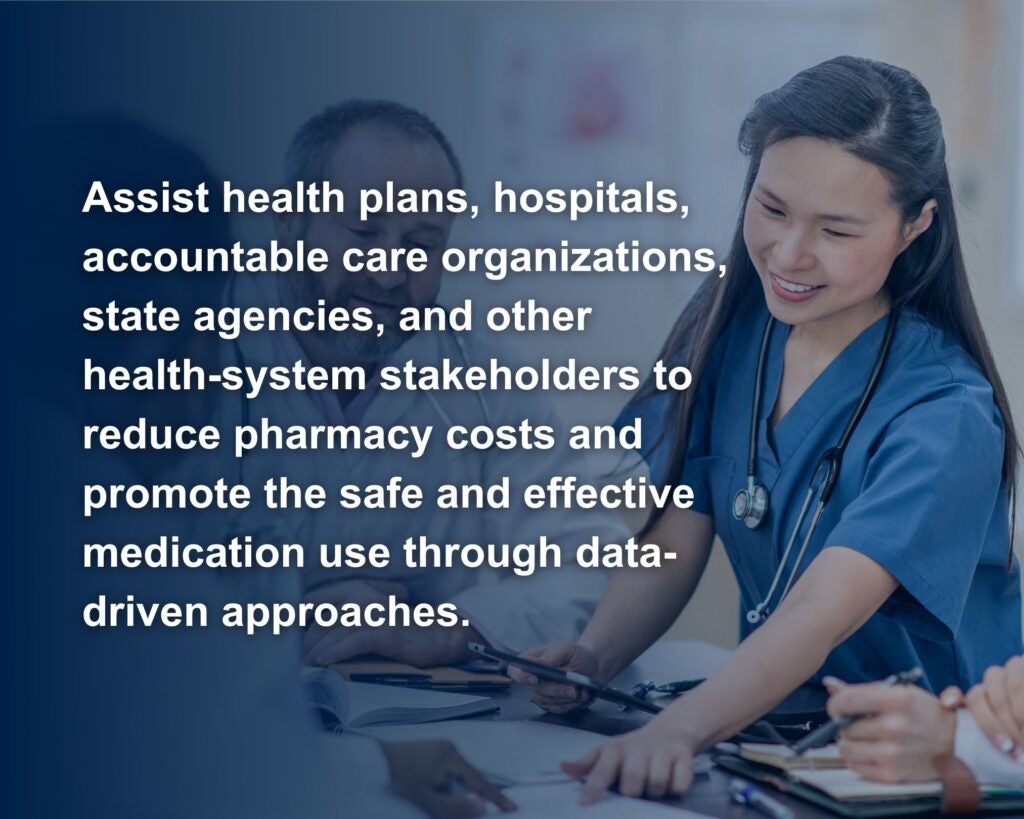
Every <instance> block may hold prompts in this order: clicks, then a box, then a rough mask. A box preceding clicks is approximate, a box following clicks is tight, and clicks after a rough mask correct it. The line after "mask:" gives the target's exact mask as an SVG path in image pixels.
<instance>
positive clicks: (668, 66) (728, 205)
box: [0, 0, 1024, 646]
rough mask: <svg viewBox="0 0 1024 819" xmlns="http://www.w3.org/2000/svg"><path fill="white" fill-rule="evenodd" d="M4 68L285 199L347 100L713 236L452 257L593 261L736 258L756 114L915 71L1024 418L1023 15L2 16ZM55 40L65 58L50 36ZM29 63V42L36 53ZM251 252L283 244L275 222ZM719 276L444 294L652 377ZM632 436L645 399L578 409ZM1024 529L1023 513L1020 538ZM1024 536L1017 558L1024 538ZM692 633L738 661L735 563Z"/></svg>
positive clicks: (683, 626)
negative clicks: (855, 77)
mask: <svg viewBox="0 0 1024 819" xmlns="http://www.w3.org/2000/svg"><path fill="white" fill-rule="evenodd" d="M4 15H5V19H6V25H5V26H3V28H4V29H5V30H6V35H5V37H6V38H7V39H8V46H9V47H7V48H5V49H3V54H2V55H0V60H2V61H3V63H4V68H3V70H4V76H6V77H8V78H16V80H15V81H14V82H12V83H10V84H9V88H8V89H7V93H8V94H9V95H10V99H9V100H8V103H7V105H6V106H5V107H6V110H7V111H8V112H11V113H12V117H11V119H12V120H14V122H13V124H16V125H17V124H21V123H20V120H22V119H25V120H27V121H31V120H36V119H40V118H44V117H49V116H50V115H54V114H68V113H71V114H80V113H84V114H95V113H118V114H122V115H125V116H128V117H130V118H132V119H134V120H137V121H139V122H141V123H144V124H146V125H148V126H150V127H152V128H153V129H155V130H157V131H158V132H160V133H162V134H164V135H166V136H167V137H169V138H171V139H174V140H176V141H180V142H181V143H184V144H185V145H188V146H190V147H191V148H193V149H195V150H196V151H197V152H198V153H199V154H200V155H202V156H203V157H204V158H205V160H206V162H207V163H208V164H209V165H210V166H211V168H212V169H213V170H214V172H215V173H216V174H217V175H219V176H221V177H225V178H228V179H231V180H232V181H233V182H235V183H236V184H238V185H243V186H244V185H250V186H256V185H260V186H274V185H277V184H278V183H280V181H281V178H282V174H281V159H282V157H283V154H284V150H285V147H286V146H287V143H288V141H289V139H290V138H291V135H292V133H293V132H294V130H295V129H296V128H297V127H298V126H299V125H300V124H301V123H302V122H303V121H305V120H306V119H307V118H308V117H309V116H311V115H312V114H314V113H316V112H318V111H319V110H321V109H322V108H324V107H325V106H327V105H330V104H333V103H336V102H338V101H340V100H342V99H345V98H348V97H381V98H389V99H393V100H397V101H399V102H403V103H406V104H408V105H411V106H413V107H416V108H419V109H421V110H422V111H424V112H425V113H426V114H428V115H429V116H430V117H432V118H433V119H435V121H436V122H437V123H438V124H439V125H440V127H441V128H442V129H443V130H444V131H445V132H446V133H447V134H448V136H449V138H450V139H451V141H452V143H453V145H454V147H455V149H456V151H457V152H458V153H459V155H460V156H461V159H462V162H463V165H464V168H465V171H466V176H467V180H468V183H467V184H468V188H469V190H470V194H471V197H472V198H474V199H475V200H476V201H479V202H486V201H488V200H489V195H490V191H491V188H492V185H493V180H494V179H501V180H503V181H504V182H506V183H507V184H508V185H512V186H516V187H527V186H530V187H564V186H570V185H580V186H587V185H591V184H592V183H593V182H594V181H595V180H598V179H602V180H605V181H611V180H615V181H617V182H619V183H620V184H635V183H638V182H641V181H642V180H644V179H652V180H654V181H656V182H657V183H658V184H659V185H664V186H668V187H672V188H675V189H676V190H677V191H679V192H680V194H681V199H682V200H683V201H685V202H687V203H688V204H689V205H690V213H689V217H688V218H687V219H686V220H685V221H681V220H679V219H678V218H675V217H666V218H660V217H658V218H656V217H643V218H636V217H629V218H609V217H600V216H596V217H590V218H585V219H583V220H581V221H579V222H577V223H570V222H568V221H567V220H565V219H562V218H560V217H541V216H530V217H525V218H507V217H505V218H502V219H501V220H500V221H499V220H498V219H494V218H485V217H483V216H481V218H480V219H478V220H476V221H473V222H470V221H463V222H461V223H458V224H457V226H456V230H455V234H454V237H453V242H454V244H457V245H465V246H477V245H497V246H533V245H547V244H557V242H558V241H559V240H561V239H568V240H570V243H571V244H574V245H580V246H587V245H591V246H597V245H601V246H604V245H611V244H614V243H616V242H618V241H620V240H624V239H632V238H636V239H639V240H640V241H641V242H642V243H644V244H656V245H661V246H688V247H693V248H696V247H704V246H707V247H712V248H715V249H716V250H717V251H719V252H723V251H724V249H725V245H726V244H727V242H728V240H729V237H730V235H731V232H732V229H733V227H734V224H735V221H736V218H737V216H738V214H739V211H740V202H739V195H740V189H741V181H742V174H743V170H744V167H745V162H744V160H743V158H742V157H741V156H740V155H739V152H738V151H737V149H736V144H735V140H736V133H737V130H738V128H739V124H740V122H741V120H742V119H743V116H744V114H745V113H746V111H747V109H748V108H749V106H750V104H751V103H752V101H753V100H754V99H755V98H756V97H757V96H758V95H760V94H762V93H764V92H766V91H769V90H771V89H773V88H775V87H777V86H778V85H780V84H782V83H783V82H784V81H785V80H787V79H788V78H789V77H790V76H792V75H793V74H794V73H796V72H797V71H799V70H801V69H803V68H806V67H808V66H810V65H813V64H815V63H818V62H820V61H822V60H824V59H827V58H830V57H833V56H835V55H838V54H844V53H848V54H857V55H863V56H867V57H873V58H877V59H881V60H885V61H888V62H892V63H896V64H898V65H901V66H904V67H906V68H908V69H910V70H911V71H913V72H914V73H916V74H917V75H918V76H919V77H920V78H921V79H922V81H923V82H924V84H925V85H926V86H927V88H928V89H929V90H930V92H931V94H932V96H933V99H934V101H935V103H936V105H937V107H938V109H939V111H940V113H941V115H942V118H943V121H944V124H945V132H946V140H947V146H948V157H949V165H950V170H951V173H952V176H953V178H954V180H955V185H956V191H957V193H958V197H959V213H960V228H961V232H962V233H961V235H962V238H963V240H964V246H965V251H966V253H967V262H968V267H969V271H970V274H971V277H972V281H973V286H974V293H975V296H976V298H977V300H978V301H979V303H980V309H981V313H982V319H983V321H984V324H985V328H986V330H987V332H988V335H989V339H990V341H991V343H992V346H993V348H994V350H995V354H996V358H997V361H998V364H999V367H1000V371H1001V373H1002V375H1003V378H1004V380H1005V382H1006V385H1007V388H1008V390H1009V392H1010V395H1011V399H1012V401H1013V404H1014V407H1015V408H1016V417H1017V419H1018V423H1020V422H1021V421H1022V420H1024V366H1022V365H1021V362H1020V351H1021V350H1024V230H1022V229H1021V227H1022V225H1024V48H1022V45H1024V43H1022V40H1024V4H1022V3H1019V2H1017V1H1016V0H901V1H900V2H893V1H892V0H825V1H823V2H771V1H770V0H764V1H762V2H724V1H723V2H677V3H657V4H648V3H632V2H631V3H622V4H619V3H571V4H555V3H552V4H535V3H529V4H502V3H486V4H483V3H455V4H439V3H438V4H435V3H415V4H406V3H382V4H374V5H364V4H339V5H334V4H320V3H313V4H301V3H288V4H276V3H259V4H223V5H221V4H211V5H201V4H185V5H179V6H167V5H150V4H143V5H136V6H127V5H120V4H116V5H113V6H94V5H89V4H83V5H80V6H75V7H70V6H64V5H60V6H56V7H54V6H49V7H24V8H19V9H13V8H11V7H7V8H5V9H4ZM40 31H44V32H45V33H46V36H45V38H32V37H29V36H27V35H28V34H29V33H30V32H40ZM29 44H30V45H29ZM233 230H234V232H235V234H236V235H237V236H238V237H239V238H241V239H243V240H245V241H248V242H252V243H256V242H259V241H263V240H265V239H269V238H270V237H271V235H272V232H271V231H272V226H271V224H270V220H269V217H242V218H238V219H236V221H235V223H234V224H233ZM697 284H698V280H697V278H696V276H678V275H675V276H674V275H669V274H658V275H645V276H631V277H629V278H628V279H626V278H624V277H622V276H619V277H613V276H601V275H598V274H594V275H586V276H581V275H579V274H577V275H575V276H573V275H571V274H565V275H555V276H552V275H543V276H539V275H519V276H516V275H511V276H510V277H509V279H508V280H506V281H505V282H502V283H500V284H498V283H492V282H488V281H486V280H485V279H484V277H483V276H482V275H480V274H460V275H449V276H448V278H447V279H446V281H445V284H444V288H443V290H442V300H443V301H446V302H449V303H454V302H459V301H461V300H462V299H464V298H467V297H472V298H473V299H474V300H475V301H476V303H477V304H478V305H483V306H485V305H488V304H492V303H494V304H497V303H511V302H513V301H515V300H516V299H519V298H527V297H534V298H537V299H538V300H540V301H542V302H545V303H549V304H566V305H584V304H585V305H593V306H594V308H595V311H594V317H593V321H592V324H591V329H589V330H588V332H587V334H586V335H585V336H583V337H574V336H571V335H553V336H548V335H543V336H542V335H534V336H522V337H518V336H517V337H510V336H506V337H505V340H504V343H508V344H515V345H516V346H517V347H518V348H519V350H518V352H520V353H521V355H522V357H523V358H536V357H539V356H540V355H548V356H550V357H552V358H554V359H563V358H567V357H569V356H575V357H576V358H577V359H580V360H582V361H590V362H605V363H611V362H616V363H618V362H621V363H626V362H633V363H637V364H640V365H642V366H647V365H649V364H650V363H651V362H652V361H653V360H654V358H655V356H656V353H657V350H658V348H659V345H660V344H661V342H662V340H663V339H664V336H665V335H666V333H667V332H668V330H669V328H670V326H671V324H672V322H673V320H674V319H675V317H676V316H677V314H678V313H679V311H680V309H681V308H682V305H683V304H684V303H685V300H686V299H687V298H688V296H689V295H690V294H691V293H692V292H693V290H694V289H695V287H696V285H697ZM559 398H560V400H562V401H563V403H564V408H565V410H566V411H567V413H569V414H570V415H571V416H572V417H573V418H574V420H575V419H579V420H581V421H588V422H592V423H598V422H607V421H609V420H610V419H611V418H612V417H614V415H615V414H616V412H617V411H618V409H619V408H620V406H621V405H622V403H624V401H625V400H626V399H627V398H628V396H625V395H622V394H615V395H605V396H595V395H593V394H589V393H588V394H582V393H581V394H579V395H563V396H559ZM1022 518H1024V516H1022V515H1018V520H1020V519H1022ZM1020 539H1021V533H1020V532H1018V535H1017V541H1018V543H1019V542H1020ZM708 572H709V574H708V577H707V578H706V581H705V583H703V584H702V586H701V588H700V591H699V592H698V597H697V599H696V601H695V602H694V603H693V604H692V605H691V607H690V608H689V609H688V610H687V612H686V613H685V614H684V615H683V617H682V618H681V619H680V621H679V623H677V625H676V627H675V628H674V629H673V631H672V632H671V636H673V637H680V636H693V637H700V638H701V639H706V640H711V641H713V642H717V643H719V644H721V645H726V646H730V645H734V644H735V635H736V617H737V614H736V612H737V604H736V595H735V589H734V584H733V581H732V578H731V574H730V571H729V569H728V565H727V562H726V560H725V558H724V556H723V555H722V554H721V551H720V550H716V554H715V557H714V559H713V561H712V563H711V565H710V567H709V570H708Z"/></svg>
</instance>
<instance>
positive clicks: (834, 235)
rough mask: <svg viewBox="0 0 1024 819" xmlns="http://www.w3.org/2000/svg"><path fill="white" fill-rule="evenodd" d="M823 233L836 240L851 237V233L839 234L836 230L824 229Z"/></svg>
mask: <svg viewBox="0 0 1024 819" xmlns="http://www.w3.org/2000/svg"><path fill="white" fill-rule="evenodd" d="M825 233H826V234H827V235H829V236H833V237H835V238H836V239H849V238H850V237H851V236H853V234H852V233H840V232H839V231H838V230H829V229H828V228H825Z"/></svg>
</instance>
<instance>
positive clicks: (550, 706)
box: [508, 640, 599, 714]
mask: <svg viewBox="0 0 1024 819" xmlns="http://www.w3.org/2000/svg"><path fill="white" fill-rule="evenodd" d="M519 656H520V657H523V658H525V659H527V660H533V661H534V662H537V663H541V664H543V665H550V666H552V667H553V668H560V669H562V670H563V671H576V672H579V673H580V674H583V675H585V676H587V677H597V675H598V665H599V664H598V660H597V657H596V656H595V655H594V652H592V651H591V650H590V649H589V648H587V647H586V646H582V645H580V644H579V643H570V642H569V641H568V640H558V641H556V642H554V643H548V644H547V645H546V646H541V647H539V648H531V649H530V650H529V651H524V652H523V653H522V654H520V655H519ZM508 675H509V676H510V677H511V678H512V679H513V680H515V681H516V682H517V683H519V684H520V685H522V686H523V687H524V688H525V689H526V692H527V694H528V695H529V697H530V700H531V701H532V702H534V703H535V704H536V705H538V706H540V707H541V708H543V709H544V710H545V711H550V712H551V713H552V714H565V713H568V712H569V711H576V710H579V709H580V708H586V707H587V706H588V705H590V703H591V702H592V701H593V699H594V698H593V695H592V694H591V693H590V692H589V691H587V690H585V689H583V688H577V687H576V686H575V685H565V684H563V683H557V682H550V681H548V680H541V679H538V678H537V676H536V675H534V674H531V673H530V672H529V671H527V670H526V669H525V668H517V667H516V666H514V665H510V666H509V667H508Z"/></svg>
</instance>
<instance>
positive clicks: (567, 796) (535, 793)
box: [505, 782, 704, 819]
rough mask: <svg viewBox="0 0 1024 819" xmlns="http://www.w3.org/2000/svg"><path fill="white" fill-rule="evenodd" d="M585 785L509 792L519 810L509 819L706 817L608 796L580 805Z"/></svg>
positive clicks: (615, 795) (558, 785)
mask: <svg viewBox="0 0 1024 819" xmlns="http://www.w3.org/2000/svg"><path fill="white" fill-rule="evenodd" d="M582 791H583V785H581V784H580V783H579V782H562V783H560V784H550V785H525V786H520V787H516V788H507V789H506V790H505V795H506V796H508V798H509V799H511V800H512V801H513V802H515V803H516V805H517V806H518V808H519V809H518V810H517V811H516V812H515V813H514V814H509V815H510V816H515V817H516V818H517V819H531V817H533V819H550V817H552V816H558V817H560V819H572V818H573V817H577V816H578V817H580V819H603V817H606V819H622V817H624V816H628V817H629V819H647V817H650V819H693V818H694V817H703V816H704V814H703V813H694V812H693V811H689V810H683V809H682V808H680V807H679V806H678V805H662V804H660V803H658V802H648V801H645V800H643V799H630V798H629V797H626V796H618V795H617V794H613V793H606V794H605V795H604V797H603V798H602V799H601V801H600V802H597V803H596V804H593V805H586V806H584V805H581V804H580V794H581V793H582Z"/></svg>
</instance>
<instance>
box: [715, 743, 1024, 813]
mask: <svg viewBox="0 0 1024 819" xmlns="http://www.w3.org/2000/svg"><path fill="white" fill-rule="evenodd" d="M711 759H712V760H713V761H714V763H715V764H716V765H718V766H719V767H721V768H725V769H726V770H727V771H729V772H731V773H734V774H737V775H738V776H741V777H743V778H744V779H750V780H753V781H754V782H757V783H759V784H761V785H768V786H769V787H771V788H773V789H774V790H777V791H779V792H780V793H784V794H786V795H787V796H795V797H797V798H799V799H803V800H804V801H806V802H811V803H813V804H814V805H817V806H818V807H819V808H824V809H825V810H827V811H831V812H832V813H835V814H837V815H838V816H847V817H851V819H875V817H885V816H915V815H920V814H931V815H935V814H938V813H940V812H941V809H942V797H941V796H918V797H914V798H912V799H907V798H903V799H877V800H871V801H870V802H868V801H857V802H854V801H843V800H839V799H833V798H832V797H831V796H829V795H828V794H827V793H824V792H823V791H820V790H818V789H817V788H812V787H811V786H810V785H804V784H802V783H800V782H794V781H792V780H790V779H788V778H787V777H786V775H785V774H784V773H783V772H782V771H780V770H779V769H778V768H772V767H770V766H767V765H758V764H757V763H756V762H750V761H749V760H746V759H742V758H740V757H738V756H735V755H734V754H727V753H721V752H713V753H712V754H711ZM979 813H982V814H986V815H992V816H998V815H1001V814H1002V815H1005V814H1014V815H1016V816H1020V815H1021V814H1022V813H1024V796H1018V795H1016V794H1007V795H1003V794H988V795H985V796H983V798H982V800H981V809H980V811H979Z"/></svg>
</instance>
